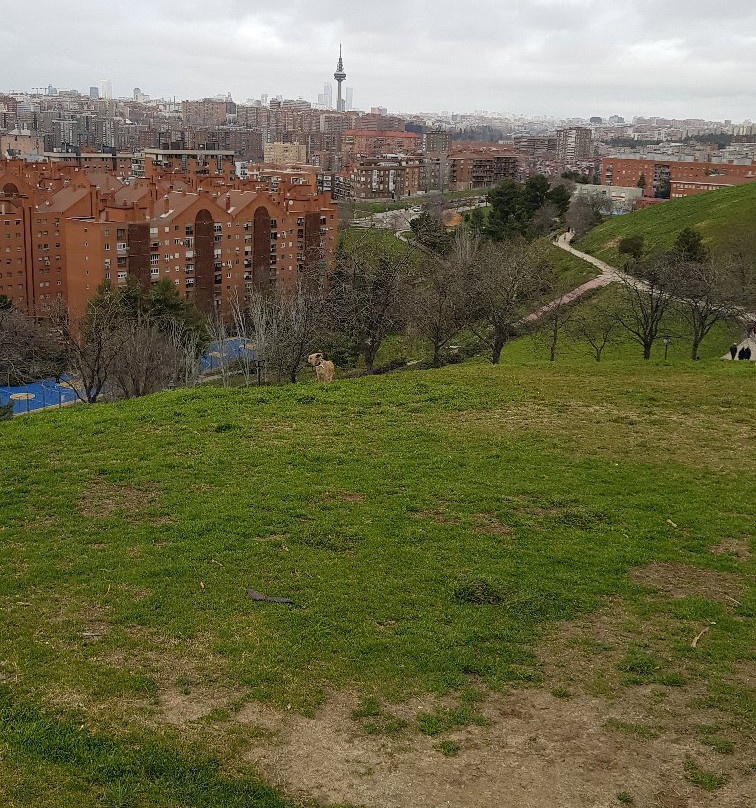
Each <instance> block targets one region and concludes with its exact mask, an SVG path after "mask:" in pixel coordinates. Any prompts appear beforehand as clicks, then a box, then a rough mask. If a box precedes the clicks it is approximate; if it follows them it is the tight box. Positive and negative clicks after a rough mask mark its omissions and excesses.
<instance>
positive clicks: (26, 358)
mask: <svg viewBox="0 0 756 808" xmlns="http://www.w3.org/2000/svg"><path fill="white" fill-rule="evenodd" d="M64 370H65V352H64V350H63V346H62V344H61V341H60V339H59V337H58V335H57V333H56V332H55V331H54V330H53V329H52V328H51V327H50V325H49V323H47V322H46V321H41V322H37V321H35V320H34V319H32V318H31V317H28V316H27V315H26V314H24V313H23V312H20V311H16V310H13V309H2V310H0V381H3V382H5V383H6V384H27V383H28V382H30V381H33V380H35V379H42V378H46V377H48V376H55V377H56V378H57V377H59V376H60V375H61V373H63V372H64Z"/></svg>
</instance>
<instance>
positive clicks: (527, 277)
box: [469, 239, 554, 365]
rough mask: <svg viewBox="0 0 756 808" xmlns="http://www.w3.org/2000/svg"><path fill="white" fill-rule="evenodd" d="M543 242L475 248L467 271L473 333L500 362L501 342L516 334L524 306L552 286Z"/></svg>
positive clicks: (525, 309)
mask: <svg viewBox="0 0 756 808" xmlns="http://www.w3.org/2000/svg"><path fill="white" fill-rule="evenodd" d="M547 250H548V247H547V245H546V244H545V243H544V242H541V241H537V242H530V243H529V242H526V241H524V240H522V239H518V240H513V241H502V242H499V243H495V244H494V243H487V244H485V245H483V247H482V248H481V249H480V250H479V251H478V253H477V255H476V258H475V261H474V262H473V265H472V267H471V273H470V278H469V282H470V286H469V288H470V300H471V308H472V314H473V315H474V318H475V321H476V322H475V323H474V325H472V326H471V327H472V328H473V331H474V332H475V333H476V335H477V336H478V337H479V338H480V339H481V340H483V341H484V342H486V343H487V344H488V345H489V346H490V350H491V362H492V364H494V365H498V364H499V360H500V359H501V351H502V348H503V347H504V343H505V342H506V341H507V340H508V339H510V338H511V337H512V336H513V335H514V334H516V333H518V329H519V326H518V323H519V322H520V321H521V318H522V316H523V315H524V314H526V313H527V308H528V307H532V306H534V305H536V304H537V303H538V302H539V301H541V300H542V299H543V298H544V296H545V295H546V294H547V293H548V292H549V291H550V290H551V289H553V286H554V270H553V269H552V267H551V265H550V264H549V261H548V252H547Z"/></svg>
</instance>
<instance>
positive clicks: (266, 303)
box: [249, 281, 324, 383]
mask: <svg viewBox="0 0 756 808" xmlns="http://www.w3.org/2000/svg"><path fill="white" fill-rule="evenodd" d="M323 311H324V302H323V294H322V291H321V289H320V287H319V286H318V285H316V284H313V283H306V282H303V281H299V282H298V283H297V285H296V287H295V288H294V289H291V290H288V291H281V292H279V291H276V290H270V291H261V290H254V291H253V292H252V294H251V296H250V304H249V313H250V319H251V322H252V325H253V328H254V336H255V341H256V349H257V356H258V359H260V360H262V361H263V363H264V368H265V374H266V381H270V380H271V378H272V375H273V374H275V376H276V380H277V381H278V382H279V383H281V382H282V381H284V379H288V381H290V382H296V380H297V374H298V373H299V369H300V368H301V367H302V364H303V363H304V361H305V359H306V358H307V355H308V354H309V353H311V352H312V351H313V350H314V349H315V347H316V346H315V342H316V339H317V336H318V334H319V333H320V331H321V329H322V327H323V316H324V315H323Z"/></svg>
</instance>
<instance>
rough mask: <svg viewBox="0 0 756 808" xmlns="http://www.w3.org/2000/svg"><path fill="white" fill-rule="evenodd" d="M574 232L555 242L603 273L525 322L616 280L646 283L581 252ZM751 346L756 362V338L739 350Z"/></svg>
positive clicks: (753, 359) (641, 285)
mask: <svg viewBox="0 0 756 808" xmlns="http://www.w3.org/2000/svg"><path fill="white" fill-rule="evenodd" d="M572 237H573V234H572V233H562V235H561V236H559V238H558V239H557V240H556V241H555V242H554V243H555V244H556V246H557V247H559V248H560V249H562V250H565V251H566V252H568V253H572V255H574V256H577V257H578V258H580V259H581V260H583V261H585V262H587V263H589V264H591V265H593V266H594V267H596V269H600V270H601V274H600V275H599V276H598V278H594V279H593V280H592V281H588V283H584V284H583V285H582V286H578V288H577V289H573V290H572V291H571V292H568V293H567V294H566V295H564V296H563V297H561V298H558V299H557V300H552V301H551V303H547V304H546V305H545V306H543V307H541V308H540V309H538V310H537V311H534V312H533V313H532V314H529V315H528V316H527V317H526V318H525V319H524V321H523V322H527V321H533V320H537V319H538V318H539V317H542V316H543V315H544V314H546V313H548V312H549V311H551V309H554V308H556V307H557V306H559V305H560V304H563V303H571V302H572V301H573V300H575V299H577V298H578V297H580V296H581V295H584V294H585V293H586V292H588V291H590V290H591V289H599V288H601V287H602V286H607V285H608V284H610V283H613V282H615V281H623V282H625V283H632V284H633V285H634V286H636V287H637V288H643V287H645V286H646V284H644V283H643V281H639V280H638V279H637V278H633V277H632V275H628V274H627V273H626V272H622V271H621V270H619V269H617V268H616V267H613V266H611V265H610V264H607V263H606V262H604V261H602V260H600V259H599V258H596V257H594V256H593V255H589V254H588V253H584V252H581V251H580V250H576V249H575V248H574V247H573V246H572V245H571V244H570V242H571V241H572ZM750 319H751V320H753V319H755V318H754V316H753V315H750ZM745 347H750V349H751V361H752V362H756V339H754V338H751V337H746V338H745V339H744V340H743V341H742V342H741V343H740V344H739V345H738V350H740V349H741V348H745ZM722 358H723V359H731V358H732V357H731V356H730V352H729V351H728V352H727V353H726V354H725V355H724V356H723V357H722Z"/></svg>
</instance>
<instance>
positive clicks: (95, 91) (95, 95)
mask: <svg viewBox="0 0 756 808" xmlns="http://www.w3.org/2000/svg"><path fill="white" fill-rule="evenodd" d="M89 97H90V99H91V100H92V101H99V100H100V88H99V87H90V88H89Z"/></svg>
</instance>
